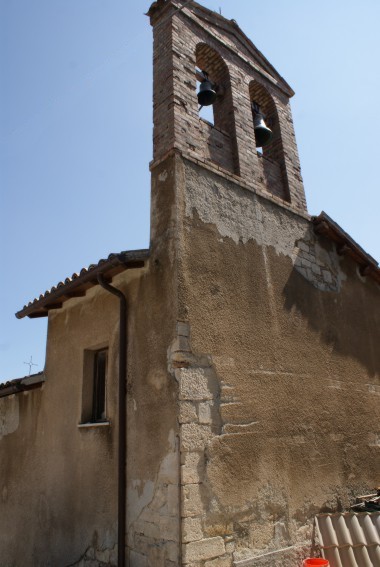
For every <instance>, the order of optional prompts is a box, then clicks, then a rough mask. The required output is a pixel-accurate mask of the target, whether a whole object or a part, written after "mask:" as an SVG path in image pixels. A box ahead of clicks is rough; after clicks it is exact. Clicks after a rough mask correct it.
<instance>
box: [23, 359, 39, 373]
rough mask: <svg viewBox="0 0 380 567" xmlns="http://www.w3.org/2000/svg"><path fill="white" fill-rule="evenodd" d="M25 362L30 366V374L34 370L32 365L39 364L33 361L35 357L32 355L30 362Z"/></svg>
mask: <svg viewBox="0 0 380 567" xmlns="http://www.w3.org/2000/svg"><path fill="white" fill-rule="evenodd" d="M24 364H27V365H28V366H29V376H30V373H31V372H32V366H38V364H35V363H34V362H33V357H32V356H31V357H30V360H29V362H24Z"/></svg>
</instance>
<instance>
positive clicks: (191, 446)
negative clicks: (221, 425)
mask: <svg viewBox="0 0 380 567" xmlns="http://www.w3.org/2000/svg"><path fill="white" fill-rule="evenodd" d="M212 437H213V433H212V431H211V427H210V426H208V425H198V424H197V423H184V424H183V425H182V426H181V451H201V450H203V449H204V448H205V447H206V445H207V443H208V442H209V441H210V440H211V439H212Z"/></svg>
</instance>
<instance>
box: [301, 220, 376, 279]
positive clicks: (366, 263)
mask: <svg viewBox="0 0 380 567" xmlns="http://www.w3.org/2000/svg"><path fill="white" fill-rule="evenodd" d="M312 222H313V224H314V231H315V232H316V233H317V234H320V235H322V236H325V237H327V238H329V239H330V240H332V241H333V242H335V244H336V248H337V252H338V254H339V255H341V256H343V255H347V256H350V257H351V258H352V259H353V260H354V261H355V262H356V263H357V264H358V266H359V271H360V274H361V275H362V276H368V277H371V278H372V279H374V280H375V281H377V283H380V269H379V264H378V262H377V261H376V260H375V259H374V258H373V257H372V256H370V254H368V253H367V252H366V251H365V250H364V249H363V248H362V247H361V246H360V245H359V244H358V243H357V242H355V240H354V239H353V238H351V236H350V235H349V234H347V232H345V231H344V230H343V229H342V228H341V227H340V226H339V225H338V224H337V223H336V222H335V221H334V220H333V219H332V218H331V217H329V215H328V214H327V213H325V212H324V211H322V212H321V213H320V214H319V215H318V216H315V217H312Z"/></svg>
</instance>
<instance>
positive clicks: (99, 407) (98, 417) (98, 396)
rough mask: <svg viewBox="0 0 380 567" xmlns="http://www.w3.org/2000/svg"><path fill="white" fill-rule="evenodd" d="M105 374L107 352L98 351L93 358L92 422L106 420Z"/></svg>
mask: <svg viewBox="0 0 380 567" xmlns="http://www.w3.org/2000/svg"><path fill="white" fill-rule="evenodd" d="M106 373H107V350H99V351H98V352H96V353H95V358H94V390H93V398H92V421H104V420H105V419H106Z"/></svg>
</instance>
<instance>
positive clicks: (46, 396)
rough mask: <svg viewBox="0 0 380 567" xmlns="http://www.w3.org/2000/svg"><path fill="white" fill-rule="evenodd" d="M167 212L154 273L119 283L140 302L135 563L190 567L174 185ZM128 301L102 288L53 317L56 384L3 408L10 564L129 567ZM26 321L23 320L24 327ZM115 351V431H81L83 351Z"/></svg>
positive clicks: (132, 431)
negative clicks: (183, 543)
mask: <svg viewBox="0 0 380 567" xmlns="http://www.w3.org/2000/svg"><path fill="white" fill-rule="evenodd" d="M164 185H165V187H166V188H167V191H165V192H163V193H162V194H161V195H160V197H159V198H160V199H162V198H164V199H166V203H167V205H168V207H166V203H162V206H161V208H160V210H161V211H166V210H168V214H166V213H165V212H164V213H163V214H162V216H160V214H159V213H158V214H157V217H156V219H155V224H156V239H155V245H154V246H153V249H152V250H153V253H154V259H153V262H152V264H151V267H150V268H149V269H147V270H130V271H128V272H123V273H122V274H120V275H119V276H117V277H116V278H114V280H113V282H112V283H113V285H115V286H116V287H118V288H120V289H122V290H123V291H124V292H125V293H126V296H127V298H128V336H129V347H128V464H127V476H128V487H127V493H128V497H127V508H128V511H127V530H128V533H127V543H128V547H127V550H126V556H127V560H130V565H131V566H139V567H144V566H146V567H148V566H153V565H154V566H160V565H162V566H165V567H170V566H171V567H174V566H176V565H178V564H179V561H180V560H179V552H180V547H179V527H180V522H179V517H180V515H179V444H178V424H177V423H178V422H177V416H176V407H177V393H176V392H177V384H176V381H175V379H174V378H173V377H172V376H171V374H170V373H169V370H168V361H167V349H168V346H169V345H170V344H172V342H173V339H174V336H175V333H176V317H175V312H174V310H175V308H176V300H175V295H176V292H175V285H174V278H173V269H174V256H173V253H172V251H170V246H168V245H167V244H166V242H165V241H166V239H167V237H168V234H167V230H168V226H170V214H171V210H172V207H171V204H170V203H171V201H173V194H174V193H173V178H172V177H171V178H169V179H167V181H166V183H164ZM118 313H119V304H118V301H117V299H116V298H115V297H114V296H112V295H110V294H108V293H107V292H105V291H104V290H102V289H101V288H100V287H99V286H97V287H95V288H92V289H91V290H89V291H88V292H87V294H86V297H84V298H78V299H72V300H69V301H68V302H66V303H65V304H64V306H63V308H62V309H60V310H55V311H51V312H50V315H49V328H48V342H47V358H46V367H45V375H46V382H45V384H44V386H43V387H42V389H40V390H35V391H33V392H29V393H27V394H21V395H18V396H13V397H9V398H4V399H3V400H1V405H0V437H1V438H0V451H1V459H0V483H1V486H0V489H1V495H2V508H1V510H2V514H1V517H0V554H1V560H0V563H1V565H2V567H19V566H20V565H25V567H48V566H51V567H68V566H69V565H70V566H71V565H75V566H77V567H82V566H86V567H97V566H105V565H116V563H117V436H118V428H117V404H118V400H117V377H118V346H119V342H118V336H119V323H118ZM20 324H22V322H21V323H20ZM104 346H108V347H109V369H108V370H109V371H108V379H107V417H108V418H109V419H110V425H109V426H96V427H91V428H78V423H79V422H80V419H81V404H82V402H81V397H82V380H83V351H84V349H97V348H102V347H104Z"/></svg>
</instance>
